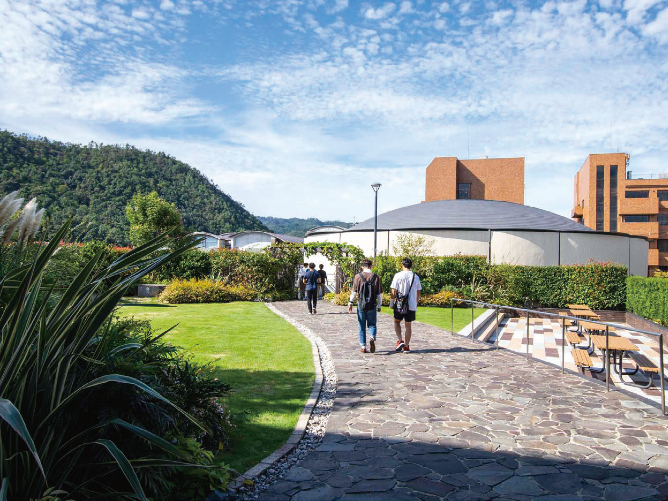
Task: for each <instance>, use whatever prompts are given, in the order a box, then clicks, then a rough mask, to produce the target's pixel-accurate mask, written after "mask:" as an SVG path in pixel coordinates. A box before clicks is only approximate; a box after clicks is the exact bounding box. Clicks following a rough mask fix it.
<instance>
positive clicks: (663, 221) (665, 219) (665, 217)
mask: <svg viewBox="0 0 668 501" xmlns="http://www.w3.org/2000/svg"><path fill="white" fill-rule="evenodd" d="M656 218H657V219H658V221H659V224H660V225H661V226H666V225H668V214H659V215H658V216H657V217H656Z"/></svg>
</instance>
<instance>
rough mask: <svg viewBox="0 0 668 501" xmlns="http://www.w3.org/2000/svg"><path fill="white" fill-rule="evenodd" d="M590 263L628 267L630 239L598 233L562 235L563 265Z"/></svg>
mask: <svg viewBox="0 0 668 501" xmlns="http://www.w3.org/2000/svg"><path fill="white" fill-rule="evenodd" d="M590 261H596V262H601V263H606V262H611V263H617V264H621V265H624V266H628V265H629V239H628V237H625V236H617V235H601V234H596V233H562V234H561V264H564V265H567V264H587V263H588V262H590Z"/></svg>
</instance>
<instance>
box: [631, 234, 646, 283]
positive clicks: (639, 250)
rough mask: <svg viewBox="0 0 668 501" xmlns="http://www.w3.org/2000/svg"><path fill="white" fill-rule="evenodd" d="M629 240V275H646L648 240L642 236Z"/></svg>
mask: <svg viewBox="0 0 668 501" xmlns="http://www.w3.org/2000/svg"><path fill="white" fill-rule="evenodd" d="M629 242H630V255H631V263H630V264H629V270H630V272H631V275H636V276H639V277H646V276H647V258H648V253H649V242H648V241H647V240H645V239H644V238H629Z"/></svg>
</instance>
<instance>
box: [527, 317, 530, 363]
mask: <svg viewBox="0 0 668 501" xmlns="http://www.w3.org/2000/svg"><path fill="white" fill-rule="evenodd" d="M530 318H531V316H530V314H529V310H527V360H529V319H530Z"/></svg>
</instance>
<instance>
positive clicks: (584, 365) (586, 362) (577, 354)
mask: <svg viewBox="0 0 668 501" xmlns="http://www.w3.org/2000/svg"><path fill="white" fill-rule="evenodd" d="M571 355H573V360H574V361H575V365H577V366H578V367H579V368H580V369H582V373H583V374H584V371H585V369H591V368H592V367H593V366H594V364H593V363H592V361H591V358H589V353H587V350H581V349H579V348H576V349H574V350H571Z"/></svg>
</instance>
